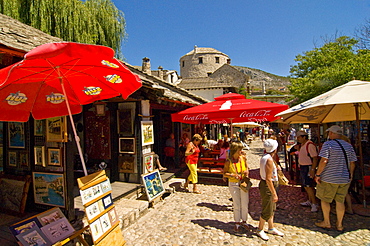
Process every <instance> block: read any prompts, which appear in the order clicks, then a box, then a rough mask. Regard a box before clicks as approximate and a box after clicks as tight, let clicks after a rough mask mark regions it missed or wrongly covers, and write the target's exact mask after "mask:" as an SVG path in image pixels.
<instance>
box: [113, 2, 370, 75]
mask: <svg viewBox="0 0 370 246" xmlns="http://www.w3.org/2000/svg"><path fill="white" fill-rule="evenodd" d="M113 2H114V4H115V5H116V6H117V8H118V9H120V10H122V11H123V12H124V14H125V19H126V31H127V34H128V36H127V39H126V41H125V42H124V43H123V45H122V52H123V55H124V56H125V58H126V61H127V62H128V63H129V64H131V65H141V62H142V58H144V57H148V58H150V61H151V65H152V69H153V70H154V69H157V68H158V66H162V67H163V68H164V69H168V70H177V71H180V68H179V59H180V57H181V56H183V55H185V54H186V53H188V52H189V51H191V50H193V48H194V45H197V46H198V47H212V48H215V49H217V50H219V51H221V52H223V53H225V54H227V55H228V56H229V57H230V58H231V65H235V66H245V67H251V68H257V69H261V70H263V71H266V72H269V73H272V74H276V75H281V76H287V75H289V70H290V66H292V65H295V64H296V63H295V61H294V59H295V57H296V55H298V54H303V52H305V51H309V50H312V49H314V48H315V46H316V47H320V46H321V45H322V44H323V41H322V37H334V36H335V35H337V36H342V35H347V36H353V35H354V32H355V29H356V28H359V27H360V26H361V25H364V24H365V23H366V20H367V19H369V20H370V1H369V0H229V1H226V0H198V1H195V0H113Z"/></svg>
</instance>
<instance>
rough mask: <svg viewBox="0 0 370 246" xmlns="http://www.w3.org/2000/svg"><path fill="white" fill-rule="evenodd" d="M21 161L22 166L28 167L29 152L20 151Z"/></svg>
mask: <svg viewBox="0 0 370 246" xmlns="http://www.w3.org/2000/svg"><path fill="white" fill-rule="evenodd" d="M19 163H20V165H21V167H28V152H20V153H19Z"/></svg>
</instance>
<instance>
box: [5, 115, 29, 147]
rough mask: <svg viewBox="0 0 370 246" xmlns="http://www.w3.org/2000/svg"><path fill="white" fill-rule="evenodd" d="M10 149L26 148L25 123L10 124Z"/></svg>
mask: <svg viewBox="0 0 370 246" xmlns="http://www.w3.org/2000/svg"><path fill="white" fill-rule="evenodd" d="M8 140H9V148H18V149H24V148H26V135H25V131H24V123H23V122H9V123H8Z"/></svg>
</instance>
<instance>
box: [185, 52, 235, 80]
mask: <svg viewBox="0 0 370 246" xmlns="http://www.w3.org/2000/svg"><path fill="white" fill-rule="evenodd" d="M224 64H230V58H229V56H228V55H226V54H224V53H222V52H220V51H218V50H216V49H213V48H200V47H197V46H194V50H192V51H190V52H189V53H187V54H186V55H184V56H182V57H181V58H180V74H181V76H182V77H183V78H199V77H208V76H209V75H210V74H212V73H213V72H214V71H216V70H217V69H218V68H220V67H221V66H222V65H224Z"/></svg>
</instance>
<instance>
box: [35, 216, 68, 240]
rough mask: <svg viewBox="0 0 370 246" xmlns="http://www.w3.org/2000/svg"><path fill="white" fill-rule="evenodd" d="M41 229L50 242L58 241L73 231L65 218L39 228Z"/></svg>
mask: <svg viewBox="0 0 370 246" xmlns="http://www.w3.org/2000/svg"><path fill="white" fill-rule="evenodd" d="M41 231H42V232H43V233H44V234H45V235H46V236H47V238H48V239H49V240H50V241H51V243H52V244H53V243H56V242H59V241H61V240H63V239H65V238H67V237H69V236H70V235H72V234H73V232H74V231H75V230H74V229H73V227H72V225H71V224H70V223H69V222H68V220H67V218H65V217H64V218H61V219H59V220H56V221H54V222H52V223H50V224H48V225H45V226H43V227H42V228H41Z"/></svg>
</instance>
